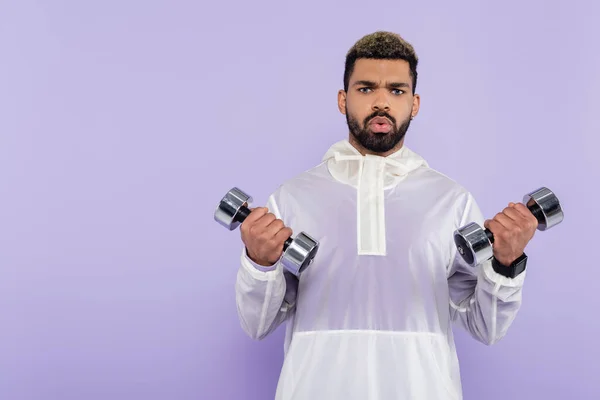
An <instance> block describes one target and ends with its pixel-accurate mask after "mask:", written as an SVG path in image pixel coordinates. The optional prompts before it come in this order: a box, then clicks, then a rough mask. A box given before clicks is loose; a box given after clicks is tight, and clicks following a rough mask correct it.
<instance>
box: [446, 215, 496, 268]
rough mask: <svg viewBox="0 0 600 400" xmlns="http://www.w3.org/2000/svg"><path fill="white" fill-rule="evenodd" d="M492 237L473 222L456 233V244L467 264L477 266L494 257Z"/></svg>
mask: <svg viewBox="0 0 600 400" xmlns="http://www.w3.org/2000/svg"><path fill="white" fill-rule="evenodd" d="M490 236H491V234H490V235H488V234H487V232H486V231H484V230H483V228H481V226H479V224H477V223H475V222H471V223H469V224H467V225H465V226H463V227H462V228H460V229H457V230H456V231H455V232H454V243H455V245H456V248H457V250H458V253H459V254H460V255H461V256H462V258H463V259H464V260H465V262H466V263H467V264H469V265H471V266H475V265H478V264H480V263H481V262H483V261H485V260H489V259H490V258H492V256H493V255H494V252H493V249H492V241H493V236H492V237H491V238H490Z"/></svg>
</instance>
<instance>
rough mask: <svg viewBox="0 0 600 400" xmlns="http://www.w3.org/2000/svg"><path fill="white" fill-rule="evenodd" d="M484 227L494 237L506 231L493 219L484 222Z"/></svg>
mask: <svg viewBox="0 0 600 400" xmlns="http://www.w3.org/2000/svg"><path fill="white" fill-rule="evenodd" d="M484 226H485V227H486V228H487V229H489V230H490V231H491V232H492V233H493V234H494V235H496V234H498V233H499V232H502V231H503V230H505V229H506V228H505V227H504V225H502V224H501V223H500V222H498V221H496V220H493V219H488V220H487V221H485V223H484Z"/></svg>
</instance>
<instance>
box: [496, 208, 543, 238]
mask: <svg viewBox="0 0 600 400" xmlns="http://www.w3.org/2000/svg"><path fill="white" fill-rule="evenodd" d="M527 208H528V209H529V211H531V213H532V214H533V216H534V217H535V218H536V219H537V220H538V223H539V222H542V221H543V220H544V213H543V212H542V209H541V207H540V206H538V205H537V204H535V203H534V204H532V205H531V206H527ZM485 236H487V238H488V239H489V240H490V243H494V234H493V233H492V232H491V231H490V230H489V229H486V230H485Z"/></svg>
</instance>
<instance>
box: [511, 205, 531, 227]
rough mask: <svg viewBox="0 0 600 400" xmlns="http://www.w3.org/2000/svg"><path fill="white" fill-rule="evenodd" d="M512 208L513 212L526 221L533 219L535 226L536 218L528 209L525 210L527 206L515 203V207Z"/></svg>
mask: <svg viewBox="0 0 600 400" xmlns="http://www.w3.org/2000/svg"><path fill="white" fill-rule="evenodd" d="M513 208H514V209H515V210H517V211H518V212H519V213H520V214H521V215H522V216H523V217H525V218H527V219H528V220H533V219H535V221H536V224H537V218H535V216H534V215H533V213H532V212H531V211H530V210H529V208H527V206H526V205H525V204H523V203H517V204H515V206H514V207H513Z"/></svg>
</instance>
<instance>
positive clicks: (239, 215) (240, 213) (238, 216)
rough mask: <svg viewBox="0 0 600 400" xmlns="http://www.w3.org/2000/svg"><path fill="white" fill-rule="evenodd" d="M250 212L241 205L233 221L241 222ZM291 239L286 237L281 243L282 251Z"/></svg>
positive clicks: (289, 243)
mask: <svg viewBox="0 0 600 400" xmlns="http://www.w3.org/2000/svg"><path fill="white" fill-rule="evenodd" d="M251 212H252V211H251V210H250V209H249V208H248V207H246V206H241V207H240V208H239V210H238V212H237V213H236V214H235V217H234V221H235V222H239V223H240V224H241V223H242V222H244V221H245V220H246V218H248V215H250V213H251ZM292 241H293V239H292V238H291V237H289V238H287V240H286V241H285V243H284V244H283V251H286V250H287V248H288V247H289V246H290V245H291V244H292Z"/></svg>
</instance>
